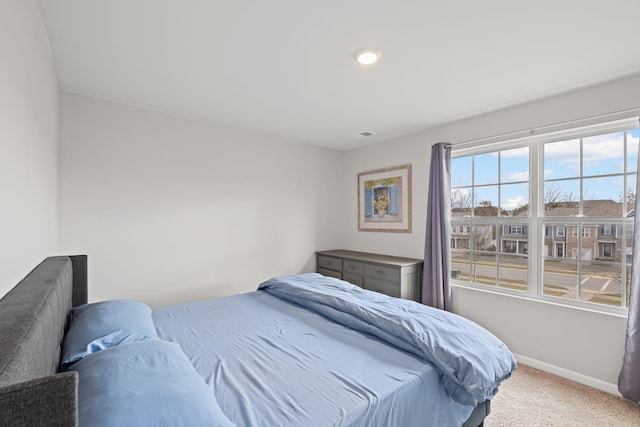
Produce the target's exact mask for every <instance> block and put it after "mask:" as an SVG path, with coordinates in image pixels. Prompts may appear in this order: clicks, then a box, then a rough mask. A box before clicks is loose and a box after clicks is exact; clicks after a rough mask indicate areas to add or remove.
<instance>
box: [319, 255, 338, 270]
mask: <svg viewBox="0 0 640 427" xmlns="http://www.w3.org/2000/svg"><path fill="white" fill-rule="evenodd" d="M320 268H324V269H326V270H333V271H340V272H341V271H342V260H341V259H340V258H333V257H330V256H322V255H320V256H318V269H320Z"/></svg>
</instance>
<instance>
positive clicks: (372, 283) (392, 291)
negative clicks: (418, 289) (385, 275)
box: [364, 278, 400, 298]
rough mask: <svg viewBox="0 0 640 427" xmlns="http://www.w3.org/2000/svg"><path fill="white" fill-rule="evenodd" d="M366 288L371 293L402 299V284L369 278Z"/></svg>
mask: <svg viewBox="0 0 640 427" xmlns="http://www.w3.org/2000/svg"><path fill="white" fill-rule="evenodd" d="M364 288H365V289H368V290H370V291H375V292H380V293H381V294H385V295H389V296H390V297H396V298H400V284H399V283H388V282H382V281H380V280H375V279H369V278H367V280H366V282H365V284H364Z"/></svg>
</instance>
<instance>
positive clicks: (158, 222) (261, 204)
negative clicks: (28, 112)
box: [59, 92, 343, 305]
mask: <svg viewBox="0 0 640 427" xmlns="http://www.w3.org/2000/svg"><path fill="white" fill-rule="evenodd" d="M60 105H61V107H60V108H61V110H60V116H61V119H60V146H61V149H60V187H59V192H60V198H59V204H60V222H59V224H60V226H59V233H60V251H61V252H64V253H86V254H88V256H89V263H90V267H89V272H90V273H89V274H90V276H89V282H90V285H89V298H90V300H92V301H95V300H102V299H110V298H135V299H139V300H142V301H145V302H147V303H149V304H151V305H163V304H172V303H177V302H182V301H188V300H194V299H199V298H206V297H215V296H221V295H227V294H233V293H238V292H244V291H252V290H255V288H256V287H257V285H258V284H259V283H260V282H261V281H263V280H266V279H268V278H270V277H272V276H275V275H282V274H293V273H299V272H303V271H312V270H313V269H314V268H315V255H314V251H316V250H321V249H331V248H335V247H337V246H340V244H341V235H342V234H341V233H342V221H341V217H342V209H341V202H342V200H343V197H342V190H341V184H342V159H341V156H342V154H341V153H340V152H337V151H333V150H327V149H322V148H317V147H313V146H310V145H301V144H294V143H287V142H282V141H279V140H275V139H273V138H269V137H266V136H263V135H258V134H254V133H250V132H245V131H240V130H233V129H227V128H224V127H219V126H214V125H212V124H208V123H204V122H200V121H196V120H192V119H187V118H183V117H177V116H172V115H168V114H163V113H159V112H155V111H150V110H145V109H141V108H136V107H132V106H127V105H123V104H118V103H114V102H109V101H104V100H99V99H96V98H90V97H87V96H83V95H78V94H71V93H67V92H62V93H61V101H60Z"/></svg>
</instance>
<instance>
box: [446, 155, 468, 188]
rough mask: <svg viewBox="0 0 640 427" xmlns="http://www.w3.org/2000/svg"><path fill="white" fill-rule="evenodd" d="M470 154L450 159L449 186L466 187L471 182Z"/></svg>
mask: <svg viewBox="0 0 640 427" xmlns="http://www.w3.org/2000/svg"><path fill="white" fill-rule="evenodd" d="M471 161H472V156H466V157H458V158H455V159H451V187H468V186H470V185H471V184H472V182H471V171H472V169H471Z"/></svg>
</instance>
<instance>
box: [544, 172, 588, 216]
mask: <svg viewBox="0 0 640 427" xmlns="http://www.w3.org/2000/svg"><path fill="white" fill-rule="evenodd" d="M579 201H580V181H579V180H577V179H572V180H567V181H552V182H545V184H544V216H576V215H578V214H579V213H580V205H579Z"/></svg>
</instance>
